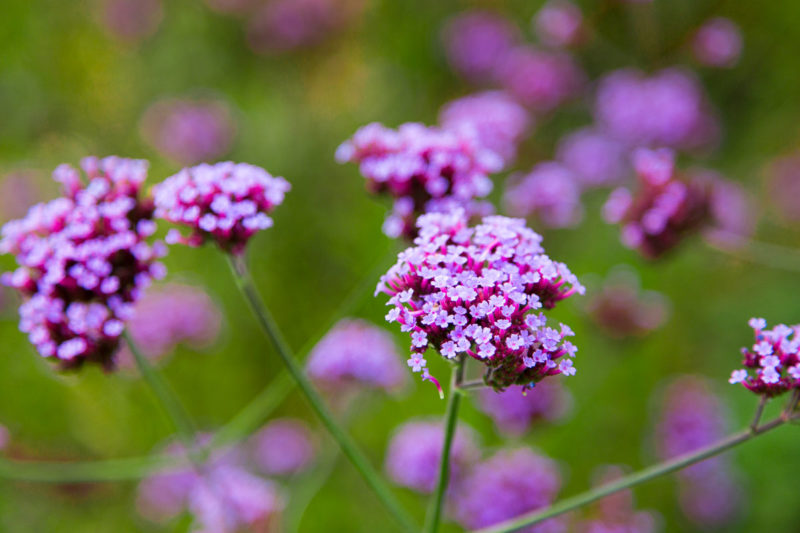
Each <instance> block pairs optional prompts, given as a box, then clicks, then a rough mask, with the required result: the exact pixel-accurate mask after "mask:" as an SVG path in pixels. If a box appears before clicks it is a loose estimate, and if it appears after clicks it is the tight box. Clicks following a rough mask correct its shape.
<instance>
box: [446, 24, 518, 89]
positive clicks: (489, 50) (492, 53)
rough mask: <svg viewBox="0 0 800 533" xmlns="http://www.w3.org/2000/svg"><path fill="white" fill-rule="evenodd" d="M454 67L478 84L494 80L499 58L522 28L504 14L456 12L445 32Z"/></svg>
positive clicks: (511, 44)
mask: <svg viewBox="0 0 800 533" xmlns="http://www.w3.org/2000/svg"><path fill="white" fill-rule="evenodd" d="M442 37H443V39H444V47H445V53H446V54H447V59H448V61H449V62H450V66H451V67H452V68H453V70H455V71H456V72H458V73H459V74H460V75H461V76H463V77H465V78H467V79H468V80H470V81H472V82H474V83H481V84H487V83H489V82H491V81H493V77H494V69H495V66H496V64H497V60H498V58H501V57H503V56H505V54H506V53H508V52H509V50H511V48H512V47H513V46H515V45H516V43H517V42H518V40H519V30H518V29H517V28H516V27H515V26H514V24H513V23H512V22H511V21H510V20H508V19H506V18H505V17H502V16H500V15H497V14H494V13H490V12H487V11H468V12H465V13H461V14H459V15H456V16H455V17H453V18H452V19H450V21H449V22H448V23H447V25H446V26H445V28H444V31H443V32H442Z"/></svg>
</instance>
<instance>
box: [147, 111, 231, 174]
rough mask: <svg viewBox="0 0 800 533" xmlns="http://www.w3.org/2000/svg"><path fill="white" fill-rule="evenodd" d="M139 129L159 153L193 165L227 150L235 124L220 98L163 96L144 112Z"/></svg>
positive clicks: (181, 162) (216, 156)
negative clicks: (169, 97)
mask: <svg viewBox="0 0 800 533" xmlns="http://www.w3.org/2000/svg"><path fill="white" fill-rule="evenodd" d="M141 132H142V136H143V137H144V139H145V141H147V143H148V144H149V145H150V146H152V147H153V148H155V149H156V150H158V152H159V153H161V155H163V156H165V157H167V158H169V159H171V160H173V161H175V162H177V163H179V164H181V165H195V164H197V163H201V162H204V161H212V160H214V159H217V158H219V157H221V156H223V155H225V154H226V153H228V151H229V150H230V148H231V145H232V144H233V138H234V135H235V133H236V124H235V123H234V121H233V116H232V114H231V111H230V109H229V108H228V106H227V105H225V104H224V103H223V102H222V101H219V100H213V99H165V100H160V101H158V102H156V103H155V104H153V105H152V106H150V107H149V108H148V110H147V111H146V112H145V114H144V116H143V117H142V122H141Z"/></svg>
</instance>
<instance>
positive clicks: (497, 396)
mask: <svg viewBox="0 0 800 533" xmlns="http://www.w3.org/2000/svg"><path fill="white" fill-rule="evenodd" d="M477 400H478V407H479V408H480V410H481V411H483V412H484V413H486V414H487V415H489V416H490V417H491V418H492V420H494V423H495V424H496V425H497V428H498V429H499V430H500V431H501V432H502V433H504V434H507V435H512V436H519V435H522V434H523V433H525V432H526V431H527V430H528V428H529V427H530V425H531V424H532V423H533V422H535V421H538V420H544V421H547V422H557V421H559V420H561V419H563V418H564V417H565V416H566V415H567V414H568V413H569V410H570V407H571V406H572V396H571V395H570V393H569V391H567V390H566V389H565V388H564V386H563V385H561V383H559V382H550V381H543V382H542V383H539V384H537V385H536V387H534V388H532V389H527V390H526V389H525V388H524V387H522V386H520V385H513V386H511V387H508V388H507V389H506V390H504V391H502V392H498V391H495V390H492V389H484V390H481V391H480V392H479V393H478V397H477Z"/></svg>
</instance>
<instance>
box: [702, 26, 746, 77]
mask: <svg viewBox="0 0 800 533" xmlns="http://www.w3.org/2000/svg"><path fill="white" fill-rule="evenodd" d="M692 51H693V52H694V57H695V58H696V59H697V61H699V62H700V63H702V64H704V65H708V66H710V67H732V66H734V65H735V64H736V63H737V62H738V61H739V56H740V55H741V53H742V34H741V32H740V31H739V27H738V26H737V25H736V24H734V23H733V21H731V20H730V19H727V18H724V17H715V18H712V19H711V20H709V21H707V22H706V23H705V24H703V25H702V26H701V27H700V29H699V30H697V33H695V34H694V37H693V39H692Z"/></svg>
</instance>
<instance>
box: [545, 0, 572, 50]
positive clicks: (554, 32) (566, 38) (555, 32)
mask: <svg viewBox="0 0 800 533" xmlns="http://www.w3.org/2000/svg"><path fill="white" fill-rule="evenodd" d="M582 24H583V14H582V13H581V10H580V8H579V7H578V6H576V5H575V4H573V3H572V2H570V1H569V0H550V1H548V2H547V3H546V4H545V5H544V6H542V8H541V9H540V10H539V12H538V13H536V16H534V18H533V27H534V30H536V34H537V35H538V36H539V39H541V41H542V43H544V44H546V45H547V46H555V47H562V46H571V45H574V44H577V43H578V42H579V41H580V39H581V37H582V35H581V30H582V29H583V28H582Z"/></svg>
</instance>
